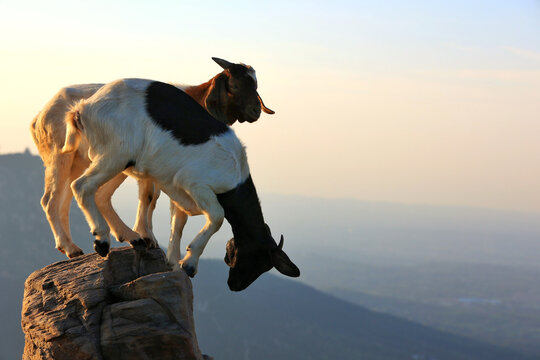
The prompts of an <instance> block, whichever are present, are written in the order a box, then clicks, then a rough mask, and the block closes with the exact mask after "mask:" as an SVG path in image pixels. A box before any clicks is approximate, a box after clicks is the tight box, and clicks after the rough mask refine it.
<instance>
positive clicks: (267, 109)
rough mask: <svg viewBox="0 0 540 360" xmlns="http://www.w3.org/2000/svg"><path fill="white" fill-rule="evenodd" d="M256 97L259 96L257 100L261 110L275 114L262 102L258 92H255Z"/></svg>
mask: <svg viewBox="0 0 540 360" xmlns="http://www.w3.org/2000/svg"><path fill="white" fill-rule="evenodd" d="M257 97H258V98H259V102H260V103H261V109H262V111H264V112H265V113H267V114H269V115H272V114H275V113H276V112H275V111H274V110H272V109H269V108H267V107H266V105H264V102H263V100H262V98H261V95H259V93H257Z"/></svg>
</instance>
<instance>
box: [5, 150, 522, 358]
mask: <svg viewBox="0 0 540 360" xmlns="http://www.w3.org/2000/svg"><path fill="white" fill-rule="evenodd" d="M42 188H43V170H42V165H41V160H40V159H39V158H38V157H35V156H30V155H27V154H14V155H3V156H0V240H1V241H2V248H1V251H0V264H1V265H0V266H1V268H0V287H1V288H2V289H9V291H5V290H4V291H3V292H2V293H3V295H2V297H1V298H0V299H1V300H0V306H1V307H2V312H1V313H0V314H1V315H0V316H1V318H0V335H1V336H0V348H1V349H2V350H1V353H0V354H1V355H0V359H16V358H19V357H20V355H21V353H22V346H23V338H22V332H21V331H20V325H19V321H20V319H19V317H20V304H21V299H22V287H23V281H24V279H25V278H26V276H27V275H28V274H29V273H30V272H32V271H33V270H35V269H37V268H41V267H42V266H44V265H46V264H49V263H51V262H54V261H58V260H64V256H63V255H61V254H60V253H59V252H58V251H57V250H56V249H54V244H53V237H52V233H51V231H50V229H49V226H48V223H47V222H46V220H45V216H44V214H43V212H42V210H41V208H40V205H39V199H40V197H41V194H42ZM71 223H72V229H73V230H72V231H73V234H74V238H75V239H76V242H77V244H78V245H79V246H82V247H83V248H85V251H89V250H90V249H89V248H90V246H91V241H90V236H89V234H88V226H87V225H86V223H85V222H84V220H83V219H82V216H81V214H80V212H79V211H78V210H76V211H74V214H73V216H72V221H71ZM223 236H224V235H221V236H220V238H221V237H223ZM221 245H224V243H222V244H221ZM293 258H294V257H293ZM321 259H324V258H323V257H321ZM350 270H351V271H354V269H350ZM324 271H325V270H324V268H322V269H317V270H309V272H312V273H311V274H310V276H311V277H316V276H319V275H322V274H323V272H324ZM304 274H306V273H305V272H304ZM226 276H227V267H226V266H225V264H224V263H223V261H208V260H207V261H205V260H203V261H201V264H200V270H199V274H198V275H197V276H196V278H195V280H194V289H195V303H196V305H195V310H196V316H197V323H196V326H197V332H198V337H199V342H200V344H201V347H202V348H203V349H204V350H205V351H207V352H208V353H210V354H213V355H215V356H216V359H220V360H222V359H225V360H227V359H235V360H236V359H238V358H242V359H248V360H249V359H257V360H264V359H273V360H275V359H360V358H365V359H370V360H377V359H415V358H416V359H439V360H443V359H449V360H459V359H480V360H482V359H486V360H497V359H501V360H502V359H504V360H506V359H516V360H519V359H528V358H527V357H525V356H522V355H519V354H517V353H513V352H511V351H508V350H504V349H500V348H497V347H495V346H492V345H486V344H483V343H480V342H476V341H473V340H469V339H466V338H464V337H459V336H454V335H449V334H446V333H444V332H440V331H436V330H433V329H430V328H428V327H424V326H421V325H418V324H415V323H412V322H409V321H405V320H400V319H398V318H396V317H393V316H388V315H383V314H379V313H375V312H371V311H369V310H366V309H365V308H361V307H359V306H356V305H353V304H351V303H348V302H345V301H342V300H338V299H336V298H333V297H331V296H329V295H326V294H324V293H322V292H320V291H317V290H314V289H312V288H310V287H308V286H305V285H302V284H300V283H298V282H293V281H288V280H286V279H284V278H283V277H282V276H279V277H276V276H273V275H264V276H263V277H262V278H260V279H259V280H257V282H256V283H255V284H254V285H253V286H252V287H250V288H249V289H248V290H246V291H245V292H242V293H231V292H230V291H229V290H228V289H227V288H226Z"/></svg>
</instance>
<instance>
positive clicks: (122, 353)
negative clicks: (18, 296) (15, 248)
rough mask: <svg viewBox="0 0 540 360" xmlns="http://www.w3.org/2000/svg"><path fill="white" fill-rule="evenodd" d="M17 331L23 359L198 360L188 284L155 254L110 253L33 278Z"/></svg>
mask: <svg viewBox="0 0 540 360" xmlns="http://www.w3.org/2000/svg"><path fill="white" fill-rule="evenodd" d="M21 325H22V328H23V331H24V333H25V337H26V344H25V349H24V354H23V360H35V359H55V360H64V359H66V360H67V359H70V360H71V359H78V360H79V359H80V360H86V359H88V360H101V359H103V360H109V359H110V360H113V359H114V360H122V359H130V360H137V359H203V356H202V355H201V353H200V351H199V347H198V345H197V337H196V334H195V327H194V321H193V294H192V288H191V282H190V280H189V278H188V277H187V275H186V274H185V273H184V272H171V271H170V269H169V267H168V265H167V262H166V259H165V255H164V254H163V251H161V250H160V249H155V250H149V251H144V252H136V251H134V250H133V249H131V248H117V249H113V250H112V251H111V252H110V254H109V255H108V257H107V258H105V259H104V258H102V257H101V256H99V255H97V254H89V255H83V256H80V257H78V258H75V259H73V260H67V261H62V262H58V263H55V264H52V265H49V266H46V267H45V268H43V269H41V270H38V271H36V272H34V273H33V274H31V275H30V276H29V277H28V279H27V280H26V283H25V291H24V300H23V309H22V322H21ZM204 358H207V357H204Z"/></svg>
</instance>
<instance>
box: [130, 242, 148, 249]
mask: <svg viewBox="0 0 540 360" xmlns="http://www.w3.org/2000/svg"><path fill="white" fill-rule="evenodd" d="M129 243H130V244H131V246H132V247H133V248H134V249H135V250H137V251H142V250H146V241H144V240H143V239H136V240H131V241H130V242H129Z"/></svg>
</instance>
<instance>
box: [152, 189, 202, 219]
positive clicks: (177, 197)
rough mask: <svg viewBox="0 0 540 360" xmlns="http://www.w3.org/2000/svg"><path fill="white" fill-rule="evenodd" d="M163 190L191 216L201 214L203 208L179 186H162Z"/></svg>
mask: <svg viewBox="0 0 540 360" xmlns="http://www.w3.org/2000/svg"><path fill="white" fill-rule="evenodd" d="M160 188H161V190H163V192H164V193H165V194H167V196H169V197H170V198H171V200H172V202H173V203H174V204H175V205H176V206H178V207H179V208H180V209H182V210H183V211H184V212H185V213H186V214H188V215H189V216H195V215H201V214H202V212H201V209H199V207H198V206H197V204H196V203H195V201H193V198H192V197H191V196H189V194H188V193H186V192H185V191H184V190H182V189H180V188H177V187H175V186H163V185H161V186H160Z"/></svg>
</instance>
